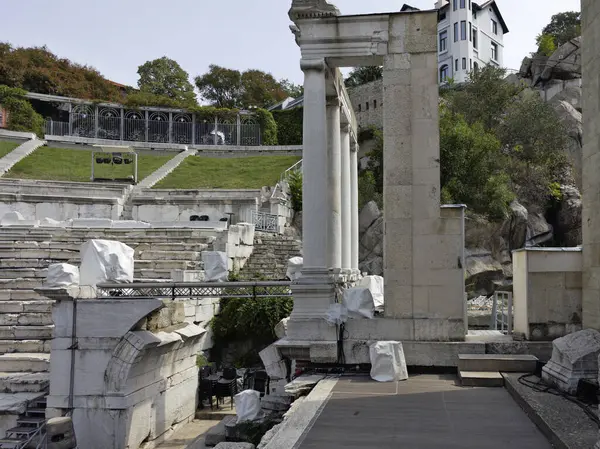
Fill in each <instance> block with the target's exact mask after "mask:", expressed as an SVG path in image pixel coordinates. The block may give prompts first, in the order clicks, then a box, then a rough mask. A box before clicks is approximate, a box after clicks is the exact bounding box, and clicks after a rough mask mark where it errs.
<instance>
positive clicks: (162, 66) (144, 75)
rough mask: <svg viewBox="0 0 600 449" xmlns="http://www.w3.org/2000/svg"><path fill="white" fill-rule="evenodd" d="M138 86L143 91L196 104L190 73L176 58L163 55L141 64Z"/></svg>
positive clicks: (183, 102)
mask: <svg viewBox="0 0 600 449" xmlns="http://www.w3.org/2000/svg"><path fill="white" fill-rule="evenodd" d="M137 73H138V75H139V76H140V79H139V80H138V87H139V88H140V90H141V91H142V92H148V93H151V94H154V95H158V96H163V97H167V98H171V99H173V100H176V101H178V102H181V103H182V104H188V105H194V104H196V95H195V94H194V87H193V86H192V84H191V83H190V81H189V75H188V73H187V72H186V71H185V70H183V69H182V68H181V66H180V65H179V64H178V63H177V62H176V61H174V60H172V59H169V58H167V57H166V56H163V57H162V58H159V59H155V60H153V61H148V62H146V63H145V64H143V65H141V66H139V68H138V72H137Z"/></svg>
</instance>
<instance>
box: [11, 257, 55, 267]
mask: <svg viewBox="0 0 600 449" xmlns="http://www.w3.org/2000/svg"><path fill="white" fill-rule="evenodd" d="M51 263H53V262H52V261H50V260H46V259H0V269H3V268H46V267H47V266H48V265H50V264H51Z"/></svg>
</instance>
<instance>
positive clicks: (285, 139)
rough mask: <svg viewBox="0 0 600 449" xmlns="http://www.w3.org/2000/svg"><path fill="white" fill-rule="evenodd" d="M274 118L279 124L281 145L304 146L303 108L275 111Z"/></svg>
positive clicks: (278, 134) (278, 137)
mask: <svg viewBox="0 0 600 449" xmlns="http://www.w3.org/2000/svg"><path fill="white" fill-rule="evenodd" d="M273 118H274V119H275V122H276V123H277V140H278V141H279V145H302V126H303V122H304V109H303V108H293V109H286V110H283V111H273Z"/></svg>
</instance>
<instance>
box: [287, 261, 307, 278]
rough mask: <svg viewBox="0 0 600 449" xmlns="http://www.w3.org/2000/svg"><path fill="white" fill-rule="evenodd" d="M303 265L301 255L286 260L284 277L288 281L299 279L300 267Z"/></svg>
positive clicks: (300, 274)
mask: <svg viewBox="0 0 600 449" xmlns="http://www.w3.org/2000/svg"><path fill="white" fill-rule="evenodd" d="M303 266H304V258H302V257H292V258H291V259H289V260H288V266H287V271H286V272H285V277H287V278H288V279H289V280H290V281H295V280H298V279H300V277H301V276H302V273H301V271H302V267H303Z"/></svg>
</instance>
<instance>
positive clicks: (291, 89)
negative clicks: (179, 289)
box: [279, 79, 304, 98]
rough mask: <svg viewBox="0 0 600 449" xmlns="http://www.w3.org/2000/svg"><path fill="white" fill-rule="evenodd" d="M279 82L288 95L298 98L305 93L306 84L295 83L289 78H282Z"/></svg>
mask: <svg viewBox="0 0 600 449" xmlns="http://www.w3.org/2000/svg"><path fill="white" fill-rule="evenodd" d="M279 84H281V88H282V89H283V91H284V92H285V93H286V94H287V96H288V97H292V98H298V97H301V96H303V95H304V86H302V85H301V84H295V83H293V82H291V81H289V80H287V79H283V80H281V81H280V82H279Z"/></svg>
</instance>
